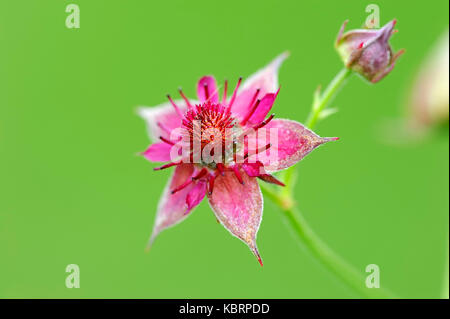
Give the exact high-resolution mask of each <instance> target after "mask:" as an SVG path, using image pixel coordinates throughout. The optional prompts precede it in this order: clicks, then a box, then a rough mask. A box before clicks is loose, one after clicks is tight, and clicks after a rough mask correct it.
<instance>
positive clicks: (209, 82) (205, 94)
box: [197, 75, 219, 103]
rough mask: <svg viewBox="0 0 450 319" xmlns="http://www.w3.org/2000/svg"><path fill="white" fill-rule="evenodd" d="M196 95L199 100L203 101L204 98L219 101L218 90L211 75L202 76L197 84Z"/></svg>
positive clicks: (213, 101)
mask: <svg viewBox="0 0 450 319" xmlns="http://www.w3.org/2000/svg"><path fill="white" fill-rule="evenodd" d="M197 96H198V99H199V100H200V102H202V103H203V102H205V101H206V100H209V101H211V102H212V103H218V102H219V92H218V88H217V85H216V80H215V79H214V77H213V76H209V75H207V76H204V77H202V78H201V79H200V80H199V81H198V84H197Z"/></svg>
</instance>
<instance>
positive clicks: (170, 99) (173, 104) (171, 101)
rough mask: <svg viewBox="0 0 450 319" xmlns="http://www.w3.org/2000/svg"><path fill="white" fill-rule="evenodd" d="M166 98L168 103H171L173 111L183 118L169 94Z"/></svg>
mask: <svg viewBox="0 0 450 319" xmlns="http://www.w3.org/2000/svg"><path fill="white" fill-rule="evenodd" d="M167 98H168V99H169V101H170V103H172V106H173V107H174V109H175V111H176V112H177V114H178V116H180V117H181V118H183V113H181V111H180V109H179V107H178V106H177V105H176V104H175V102H174V101H173V100H172V98H171V97H170V95H169V94H167Z"/></svg>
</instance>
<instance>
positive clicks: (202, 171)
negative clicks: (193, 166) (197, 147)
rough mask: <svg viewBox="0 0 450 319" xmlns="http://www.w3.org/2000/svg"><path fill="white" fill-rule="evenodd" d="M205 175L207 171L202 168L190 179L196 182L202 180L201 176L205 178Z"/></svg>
mask: <svg viewBox="0 0 450 319" xmlns="http://www.w3.org/2000/svg"><path fill="white" fill-rule="evenodd" d="M206 173H208V171H207V170H206V169H205V168H203V169H202V170H201V171H200V172H199V173H198V174H197V175H195V176H193V177H192V180H193V181H195V180H198V179H200V178H202V177H203V176H205V175H206Z"/></svg>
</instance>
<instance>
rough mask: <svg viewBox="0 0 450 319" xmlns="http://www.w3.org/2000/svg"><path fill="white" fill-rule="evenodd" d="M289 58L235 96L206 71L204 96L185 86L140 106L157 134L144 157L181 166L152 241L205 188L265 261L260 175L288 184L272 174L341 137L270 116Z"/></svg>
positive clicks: (222, 218)
mask: <svg viewBox="0 0 450 319" xmlns="http://www.w3.org/2000/svg"><path fill="white" fill-rule="evenodd" d="M286 57H287V54H286V53H285V54H282V55H280V56H278V57H277V58H276V59H274V60H273V61H272V62H271V63H270V64H269V65H267V66H266V67H265V68H263V69H262V70H260V71H258V72H257V73H256V74H254V75H253V76H251V77H250V78H249V79H248V80H246V81H245V82H244V83H243V84H242V85H241V79H239V81H238V82H237V85H236V87H235V89H234V91H233V93H232V94H231V96H227V92H228V83H227V81H225V83H224V88H223V94H222V97H220V96H219V89H218V87H217V84H216V81H215V79H214V77H212V76H204V77H202V78H201V79H200V80H199V82H198V84H197V96H198V101H192V100H189V99H188V98H187V97H186V96H185V95H184V93H183V92H182V91H181V90H180V95H181V99H180V100H177V101H174V100H173V99H172V98H171V97H170V96H168V99H169V102H168V103H165V104H162V105H160V106H158V107H154V108H141V109H140V112H139V113H140V115H141V116H142V117H143V118H144V119H145V120H146V122H147V126H148V131H149V134H150V136H151V138H152V139H153V140H154V141H155V143H154V144H152V145H150V147H149V148H148V149H147V150H146V151H145V152H143V156H144V157H145V158H146V159H148V160H149V161H152V162H168V163H167V164H164V165H163V166H161V167H158V168H155V170H161V169H165V168H169V167H172V166H173V167H174V172H173V174H172V177H171V178H170V181H169V182H168V185H167V186H166V188H165V190H164V192H163V195H162V197H161V200H160V203H159V206H158V212H157V216H156V221H155V225H154V229H153V233H152V236H151V238H150V244H151V243H152V242H153V240H154V239H155V237H156V236H157V235H158V234H159V233H160V232H161V231H162V230H164V229H166V228H168V227H170V226H173V225H175V224H176V223H178V222H180V221H182V220H183V219H185V218H186V217H187V216H188V215H189V213H190V212H191V211H192V210H193V209H194V208H195V207H196V206H197V205H198V204H199V203H200V202H201V201H202V200H203V198H204V197H205V195H206V196H207V197H208V201H209V204H210V206H211V208H212V210H213V211H214V214H215V216H216V218H217V220H218V222H220V223H221V224H222V225H223V226H224V227H225V228H226V229H228V230H229V231H230V233H231V234H232V235H234V236H236V237H238V238H239V239H241V240H242V241H243V242H245V243H246V244H247V245H248V246H249V248H250V249H251V251H252V252H253V253H254V254H255V256H256V257H257V258H258V260H259V262H260V263H261V265H262V261H261V257H260V255H259V252H258V249H257V246H256V235H257V232H258V228H259V225H260V223H261V218H262V212H263V198H262V195H261V190H260V188H259V185H258V181H257V179H260V180H262V181H264V182H268V183H273V184H277V185H281V186H284V184H283V183H282V182H280V181H279V180H277V179H276V178H275V177H274V176H273V175H271V173H273V172H276V171H279V170H282V169H285V168H288V167H290V166H292V165H294V164H295V163H297V162H298V161H300V160H301V159H302V158H303V157H305V156H306V155H307V154H309V153H310V152H311V151H312V150H313V149H315V148H316V147H318V146H319V145H321V144H323V143H325V142H328V141H331V140H336V139H337V138H321V137H319V136H318V135H316V134H315V133H314V132H312V131H310V130H308V129H307V128H305V127H304V126H303V125H302V124H300V123H298V122H295V121H291V120H282V119H273V118H274V115H273V114H272V115H270V116H268V117H267V115H268V114H269V112H270V110H271V108H272V105H273V103H274V101H275V99H276V97H277V94H278V91H279V88H278V69H279V67H280V66H281V64H282V62H283V61H284V59H285V58H286ZM213 133H214V134H213ZM180 146H181V147H180ZM211 159H212V160H211Z"/></svg>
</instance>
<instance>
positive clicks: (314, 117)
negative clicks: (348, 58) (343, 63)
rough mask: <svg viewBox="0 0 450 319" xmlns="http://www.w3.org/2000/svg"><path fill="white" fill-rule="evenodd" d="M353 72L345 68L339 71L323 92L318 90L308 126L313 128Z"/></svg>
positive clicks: (307, 122)
mask: <svg viewBox="0 0 450 319" xmlns="http://www.w3.org/2000/svg"><path fill="white" fill-rule="evenodd" d="M350 74H352V71H351V70H350V69H347V68H344V69H342V70H341V72H339V73H338V74H337V75H336V77H335V78H334V79H333V81H331V83H330V84H329V85H328V86H327V88H326V89H325V91H324V92H323V94H321V95H320V93H319V92H317V95H316V96H315V98H314V103H313V107H312V110H311V113H310V114H309V117H308V120H307V121H306V126H307V127H308V128H310V129H312V128H313V127H314V126H315V125H316V123H317V121H318V120H319V119H320V116H321V114H322V111H323V110H324V109H325V108H326V107H327V106H328V103H330V101H331V99H332V98H333V97H334V95H335V94H336V93H337V91H338V90H339V88H340V87H341V86H342V85H343V84H344V83H345V80H346V79H347V78H348V77H349V76H350Z"/></svg>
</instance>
